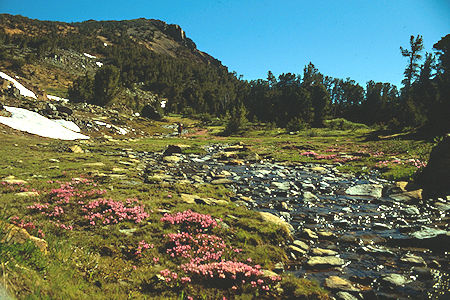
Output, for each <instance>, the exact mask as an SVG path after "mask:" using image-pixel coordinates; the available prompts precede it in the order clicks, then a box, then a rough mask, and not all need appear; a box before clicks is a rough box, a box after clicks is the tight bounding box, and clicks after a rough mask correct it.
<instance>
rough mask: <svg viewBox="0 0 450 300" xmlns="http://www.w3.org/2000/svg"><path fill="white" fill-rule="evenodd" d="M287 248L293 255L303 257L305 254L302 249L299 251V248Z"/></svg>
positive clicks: (291, 246) (290, 246)
mask: <svg viewBox="0 0 450 300" xmlns="http://www.w3.org/2000/svg"><path fill="white" fill-rule="evenodd" d="M288 248H289V250H291V251H292V252H293V253H294V254H300V255H305V254H306V251H305V250H303V249H301V248H299V247H297V246H294V245H289V246H288Z"/></svg>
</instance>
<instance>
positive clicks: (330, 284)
mask: <svg viewBox="0 0 450 300" xmlns="http://www.w3.org/2000/svg"><path fill="white" fill-rule="evenodd" d="M324 285H325V287H327V288H329V289H332V290H341V291H349V292H359V291H360V289H358V288H357V287H355V286H354V285H353V284H352V283H351V282H350V281H348V280H347V279H344V278H341V277H339V276H330V277H328V278H327V279H325V284H324Z"/></svg>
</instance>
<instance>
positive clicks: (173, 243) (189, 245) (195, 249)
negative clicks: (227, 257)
mask: <svg viewBox="0 0 450 300" xmlns="http://www.w3.org/2000/svg"><path fill="white" fill-rule="evenodd" d="M166 237H167V238H168V243H167V250H166V252H167V254H169V255H170V256H171V257H183V258H189V259H191V261H192V262H195V263H197V264H199V263H202V262H205V261H217V260H220V259H222V257H223V255H224V254H232V253H234V252H235V251H233V250H235V249H234V248H233V247H229V246H228V245H227V244H226V243H225V241H224V240H223V239H222V238H220V237H218V236H216V235H210V234H202V233H199V234H196V235H194V236H193V235H191V234H189V233H187V232H181V233H171V234H167V235H166Z"/></svg>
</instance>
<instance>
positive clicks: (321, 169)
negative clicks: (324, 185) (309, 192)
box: [311, 167, 328, 174]
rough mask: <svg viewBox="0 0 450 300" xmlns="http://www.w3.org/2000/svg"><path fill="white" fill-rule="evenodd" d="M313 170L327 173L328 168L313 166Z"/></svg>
mask: <svg viewBox="0 0 450 300" xmlns="http://www.w3.org/2000/svg"><path fill="white" fill-rule="evenodd" d="M311 171H313V172H317V173H321V174H325V173H327V172H328V170H327V169H326V168H324V167H312V168H311Z"/></svg>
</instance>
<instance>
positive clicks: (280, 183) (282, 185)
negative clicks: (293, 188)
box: [272, 182, 290, 191]
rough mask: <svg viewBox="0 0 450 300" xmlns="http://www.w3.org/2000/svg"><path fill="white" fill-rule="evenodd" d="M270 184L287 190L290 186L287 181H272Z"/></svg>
mask: <svg viewBox="0 0 450 300" xmlns="http://www.w3.org/2000/svg"><path fill="white" fill-rule="evenodd" d="M272 185H273V186H274V187H276V188H277V189H279V190H283V191H287V190H289V188H290V184H289V182H272Z"/></svg>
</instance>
